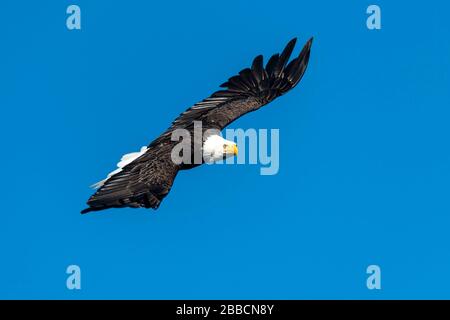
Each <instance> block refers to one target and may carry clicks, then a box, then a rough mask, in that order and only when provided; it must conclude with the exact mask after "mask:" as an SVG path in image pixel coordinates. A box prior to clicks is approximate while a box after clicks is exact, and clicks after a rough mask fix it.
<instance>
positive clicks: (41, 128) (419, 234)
mask: <svg viewBox="0 0 450 320" xmlns="http://www.w3.org/2000/svg"><path fill="white" fill-rule="evenodd" d="M70 4H77V5H79V6H80V7H81V19H82V21H81V26H82V29H81V30H74V31H69V30H68V29H67V28H66V17H67V14H66V8H67V6H68V5H70ZM370 4H372V3H371V2H367V1H356V0H354V1H338V2H334V3H332V2H331V1H299V0H295V1H276V2H273V1H228V2H226V3H225V2H223V1H222V2H219V1H158V2H157V3H153V2H150V1H100V0H98V1H85V0H84V1H81V0H77V1H72V2H69V1H2V2H1V4H0V35H1V37H0V38H1V42H2V45H1V47H2V49H1V50H0V70H1V72H0V105H1V112H2V117H1V119H2V125H1V126H0V133H1V137H2V156H1V160H0V161H1V166H2V174H1V176H2V183H1V187H0V188H1V202H2V205H1V216H0V217H1V222H0V298H31V299H36V298H45V299H46V298H60V299H75V298H83V299H93V298H104V299H108V298H117V299H118V298H125V299H147V298H148V299H171V298H177V299H196V298H201V299H216V298H235V299H241V298H246V299H249V298H254V299H302V298H325V299H328V298H339V299H341V298H343V299H347V298H361V299H381V298H385V299H391V298H450V294H449V292H450V289H449V288H450V276H449V270H450V250H449V244H450V233H449V227H450V212H449V209H450V205H449V192H450V184H449V180H450V149H449V137H450V126H449V120H450V111H449V107H450V91H449V88H450V78H449V76H450V73H449V71H450V41H449V31H450V30H449V28H450V27H449V23H448V12H449V10H450V5H449V4H448V3H445V2H444V1H428V2H427V3H426V4H427V5H426V4H424V3H422V4H420V5H419V4H415V3H414V2H410V1H395V2H394V1H376V2H375V4H378V5H379V6H380V7H381V10H382V11H381V12H382V29H381V30H372V31H371V30H368V29H367V27H366V18H367V14H366V8H367V6H368V5H370ZM310 36H314V37H315V41H314V45H313V48H312V53H311V59H310V64H309V68H308V70H307V72H306V74H305V77H304V78H303V80H302V82H301V83H300V85H299V86H298V87H296V88H295V89H294V90H293V91H291V92H289V93H288V94H287V95H285V96H283V97H281V98H279V99H277V100H276V101H274V102H273V103H271V104H270V105H268V106H267V107H264V108H263V109H261V110H259V111H258V112H256V113H252V114H249V115H247V116H245V117H243V118H241V119H239V120H238V121H236V122H235V123H233V124H232V126H231V127H232V128H243V129H247V128H256V129H259V128H266V129H271V128H278V129H280V171H279V174H278V175H274V176H261V175H260V173H259V167H258V166H257V165H234V166H217V165H216V166H203V167H200V168H197V169H194V170H191V171H187V172H182V173H181V174H179V175H178V177H177V179H176V181H175V184H174V187H173V189H172V191H171V193H170V194H169V196H168V197H167V198H166V199H165V200H164V201H163V203H162V205H161V207H160V209H159V210H158V211H156V212H154V211H149V210H144V209H142V210H133V209H121V210H109V211H104V212H101V213H98V214H95V213H94V214H88V215H84V216H82V215H80V214H79V212H80V210H81V209H83V208H84V207H85V201H86V200H87V198H88V197H89V196H90V195H91V193H92V190H91V189H90V188H89V185H90V184H92V183H93V182H96V181H98V180H100V179H102V178H103V177H104V176H105V175H106V174H107V173H108V172H110V171H111V170H113V169H114V167H115V164H116V162H117V160H118V159H119V158H120V156H121V155H122V154H124V153H127V152H132V151H137V150H138V149H139V148H140V147H141V146H143V145H147V144H148V143H149V142H150V141H151V140H152V139H154V138H155V137H157V136H158V135H159V134H160V133H161V132H162V131H163V130H165V129H166V128H167V127H168V125H169V124H170V122H171V121H172V119H174V117H176V116H177V115H178V114H179V113H180V112H182V111H184V110H185V109H186V108H188V107H189V106H191V105H192V104H194V103H195V102H197V101H199V100H201V99H203V98H205V97H207V96H208V95H209V94H211V93H212V92H213V91H214V90H217V89H218V85H220V84H221V83H223V82H224V81H225V80H226V79H227V78H228V77H230V76H232V75H234V74H235V73H236V72H238V71H239V70H241V69H242V68H244V67H247V66H249V65H250V63H251V61H252V59H253V58H254V57H255V56H256V55H257V54H264V56H265V57H266V58H267V57H269V56H270V55H271V54H273V53H276V52H280V51H281V50H282V49H283V47H284V45H285V44H286V43H287V41H288V40H290V39H291V38H293V37H299V44H300V45H303V43H304V42H305V41H306V40H307V39H308V38H309V37H310ZM298 50H299V48H297V50H296V51H295V52H298ZM71 264H76V265H79V266H80V268H81V286H82V288H81V290H78V291H77V290H74V291H70V290H68V289H67V288H66V278H67V274H66V268H67V266H68V265H71ZM372 264H376V265H379V266H380V267H381V273H382V280H381V283H382V289H381V290H368V289H367V287H366V278H367V276H368V275H367V274H366V268H367V266H369V265H372Z"/></svg>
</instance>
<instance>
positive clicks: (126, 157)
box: [91, 146, 147, 189]
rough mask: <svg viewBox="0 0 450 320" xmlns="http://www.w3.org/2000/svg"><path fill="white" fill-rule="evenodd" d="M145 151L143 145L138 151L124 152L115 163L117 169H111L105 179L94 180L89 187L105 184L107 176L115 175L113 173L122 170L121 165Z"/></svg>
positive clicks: (94, 187) (96, 187)
mask: <svg viewBox="0 0 450 320" xmlns="http://www.w3.org/2000/svg"><path fill="white" fill-rule="evenodd" d="M146 151H147V147H146V146H144V147H142V148H141V150H140V151H138V152H131V153H127V154H124V155H123V156H122V158H120V161H119V162H118V163H117V169H116V170H114V171H112V172H110V173H109V174H108V176H107V177H106V179H103V180H101V181H99V182H96V183H94V184H93V185H91V188H93V189H98V188H100V187H101V186H103V185H104V184H105V182H106V181H108V179H109V178H111V177H112V176H113V175H115V174H117V173H119V172H120V171H122V168H123V167H125V166H126V165H127V164H130V163H131V162H133V161H134V160H136V159H137V158H139V157H140V156H142V155H143V154H144V153H145V152H146Z"/></svg>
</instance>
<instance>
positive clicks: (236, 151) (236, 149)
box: [233, 144, 238, 156]
mask: <svg viewBox="0 0 450 320" xmlns="http://www.w3.org/2000/svg"><path fill="white" fill-rule="evenodd" d="M233 154H234V155H235V156H237V155H238V148H237V145H235V144H234V145H233Z"/></svg>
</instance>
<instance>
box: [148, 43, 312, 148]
mask: <svg viewBox="0 0 450 320" xmlns="http://www.w3.org/2000/svg"><path fill="white" fill-rule="evenodd" d="M296 41H297V38H294V39H292V40H291V41H289V43H288V44H287V45H286V47H285V48H284V50H283V52H282V53H281V54H274V55H273V56H272V57H271V58H270V59H269V61H268V62H267V64H266V66H265V67H264V65H263V56H262V55H259V56H257V57H256V58H255V59H254V60H253V63H252V66H251V68H245V69H243V70H242V71H240V72H239V74H238V75H235V76H233V77H231V78H230V79H228V81H227V82H225V83H223V84H222V85H221V87H222V88H224V89H223V90H219V91H216V92H214V93H213V94H212V95H211V96H210V97H208V98H206V99H204V100H202V101H200V102H198V103H196V104H195V105H194V106H192V107H190V108H189V109H187V110H186V111H185V112H183V113H182V114H180V116H178V117H177V118H176V119H175V120H174V121H173V122H172V125H171V126H170V127H169V128H168V129H167V130H166V131H165V132H164V133H163V134H162V135H161V136H159V137H158V138H157V139H156V140H155V141H153V142H152V143H151V144H150V146H151V145H156V144H158V143H160V142H161V141H163V140H167V139H170V136H171V134H172V132H173V130H175V129H178V128H189V127H190V126H192V124H193V122H194V121H201V122H202V126H203V128H215V129H218V130H222V129H223V128H225V127H226V126H227V125H229V124H230V123H231V122H233V121H234V120H236V119H238V118H239V117H241V116H243V115H244V114H246V113H248V112H251V111H255V110H258V109H259V108H260V107H262V106H264V105H266V104H268V103H269V102H271V101H272V100H274V99H275V98H277V97H279V96H281V95H283V94H285V93H286V92H288V91H289V90H291V89H292V88H294V87H295V86H296V85H297V84H298V83H299V82H300V80H301V79H302V77H303V74H304V73H305V71H306V67H307V66H308V61H309V55H310V51H311V45H312V41H313V38H310V39H309V40H308V41H307V42H306V44H305V45H304V47H303V49H302V51H301V52H300V54H299V55H298V56H297V57H296V58H294V59H292V60H291V61H290V62H289V63H288V61H289V58H290V56H291V54H292V51H293V49H294V47H295V43H296Z"/></svg>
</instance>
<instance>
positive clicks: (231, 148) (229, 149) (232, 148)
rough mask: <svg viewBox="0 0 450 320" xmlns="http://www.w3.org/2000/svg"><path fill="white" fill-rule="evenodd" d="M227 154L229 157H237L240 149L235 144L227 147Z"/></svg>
mask: <svg viewBox="0 0 450 320" xmlns="http://www.w3.org/2000/svg"><path fill="white" fill-rule="evenodd" d="M225 152H226V153H227V154H228V155H235V156H237V154H238V148H237V146H236V145H235V144H233V145H227V147H226V149H225Z"/></svg>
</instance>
